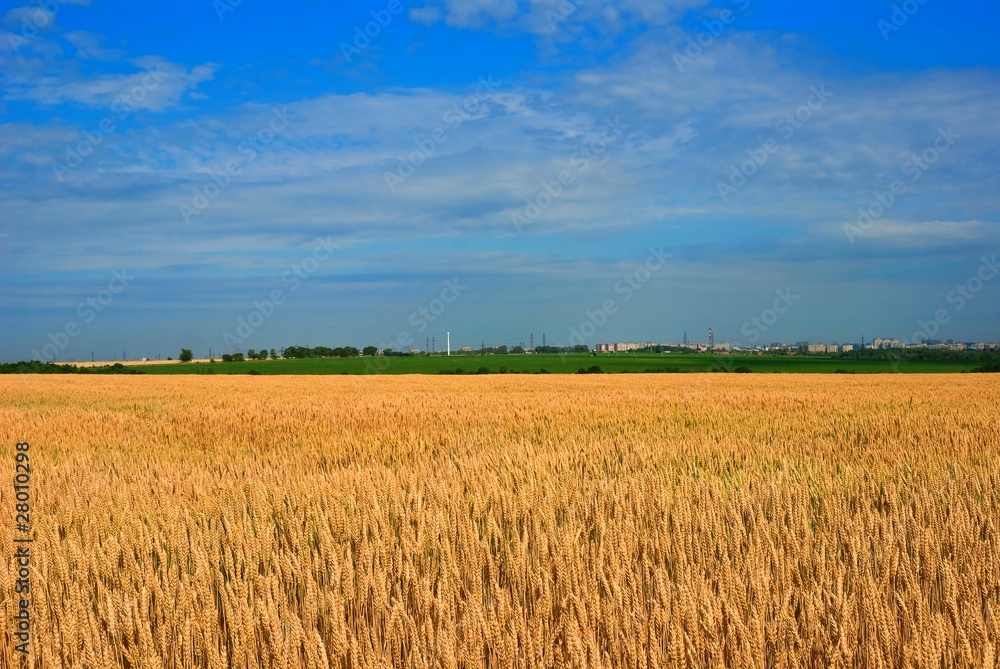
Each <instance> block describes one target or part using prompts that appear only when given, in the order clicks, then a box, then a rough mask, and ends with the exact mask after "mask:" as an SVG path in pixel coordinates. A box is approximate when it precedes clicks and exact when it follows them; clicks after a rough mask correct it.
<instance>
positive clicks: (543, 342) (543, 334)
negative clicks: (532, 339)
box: [542, 332, 545, 348]
mask: <svg viewBox="0 0 1000 669" xmlns="http://www.w3.org/2000/svg"><path fill="white" fill-rule="evenodd" d="M542 348H545V333H544V332H543V333H542Z"/></svg>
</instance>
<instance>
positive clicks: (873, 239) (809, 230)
mask: <svg viewBox="0 0 1000 669" xmlns="http://www.w3.org/2000/svg"><path fill="white" fill-rule="evenodd" d="M998 20H1000V7H998V6H997V5H996V4H995V3H988V2H985V1H979V2H965V3H958V2H953V1H948V0H924V1H923V2H921V1H920V0H908V1H907V2H896V3H892V2H862V1H860V0H856V1H852V2H847V3H843V4H839V5H829V6H821V7H820V6H817V7H813V6H803V5H802V4H801V3H790V2H776V1H767V0H760V1H759V2H756V1H754V0H723V1H720V2H703V1H700V0H675V1H672V2H669V1H668V2H646V1H644V0H622V1H621V2H617V3H610V4H598V3H588V2H573V1H572V0H562V1H558V0H556V1H548V0H527V1H517V0H443V1H436V0H420V1H419V2H402V1H399V0H389V1H379V2H366V3H359V4H355V5H351V6H341V7H336V8H335V9H334V8H330V7H328V6H326V5H325V4H321V3H317V2H307V1H303V2H291V3H287V4H285V5H281V6H276V5H273V4H272V3H263V2H255V1H254V0H243V1H237V0H215V1H213V0H201V1H199V2H177V3H171V4H170V5H164V6H159V5H156V6H145V5H143V6H141V7H137V6H136V5H135V4H134V3H128V4H126V3H115V2H101V1H100V0H93V2H86V1H85V0H50V2H47V3H39V2H33V3H28V4H25V5H23V6H21V7H18V8H14V9H10V10H7V11H6V14H5V15H3V17H2V23H0V29H2V33H0V72H2V75H0V96H2V98H0V114H2V118H0V155H2V159H0V160H2V163H0V173H2V189H0V359H3V360H10V361H12V360H18V359H27V358H29V357H33V356H32V351H33V350H38V351H41V350H42V349H43V347H44V346H45V345H47V344H51V343H52V341H53V338H52V336H55V338H56V339H57V340H60V341H62V340H63V339H65V341H66V345H65V346H61V345H60V346H57V348H59V354H58V356H57V359H58V360H68V359H70V358H76V359H89V357H90V355H91V352H94V353H95V355H96V357H98V358H105V359H107V358H116V357H120V355H121V352H122V350H123V349H126V350H127V351H128V354H129V357H139V356H150V357H155V356H156V355H157V354H162V355H163V356H167V355H172V356H175V357H176V355H177V353H178V352H179V350H180V348H181V347H185V348H191V349H193V350H194V352H195V354H196V355H202V354H204V353H205V352H207V350H208V349H209V347H211V348H212V349H213V350H214V351H215V352H216V355H218V354H220V353H222V352H224V351H225V350H227V347H228V345H229V344H233V342H234V341H235V344H234V347H239V348H242V349H243V350H245V349H247V348H256V349H259V348H268V349H270V348H272V347H274V348H280V347H282V346H289V345H292V344H300V345H305V344H306V343H307V342H308V343H309V344H310V345H313V346H316V345H327V346H339V345H354V346H359V347H360V346H364V345H367V344H374V345H378V346H392V347H393V348H396V346H395V345H394V343H396V342H399V341H400V336H401V335H405V336H406V337H407V338H409V339H410V340H411V341H412V342H413V344H414V345H415V346H416V347H418V348H423V345H424V340H425V338H426V337H431V336H434V337H436V339H437V348H438V349H441V348H443V342H444V337H445V332H446V331H451V333H452V347H453V348H458V347H460V346H463V345H469V346H473V347H478V346H479V344H480V342H485V343H486V344H487V345H490V344H504V343H505V344H512V343H517V342H520V341H525V342H527V341H528V338H529V335H530V334H531V333H534V335H535V343H536V344H539V343H541V336H542V333H545V335H546V338H547V342H548V343H549V344H550V345H560V344H562V345H565V344H568V343H570V336H571V333H572V332H573V331H574V330H576V331H581V329H585V332H586V331H591V330H592V331H593V333H594V334H593V335H592V336H589V337H587V339H586V343H588V344H590V345H591V346H593V345H594V344H596V343H598V342H605V341H625V340H638V341H646V340H650V341H654V342H664V341H679V340H680V339H681V338H682V336H683V334H684V332H687V334H688V337H689V339H691V340H692V341H704V340H705V339H706V333H707V330H708V328H709V327H711V328H713V330H714V334H715V340H716V341H717V342H722V341H725V342H730V343H734V344H743V345H750V344H763V343H767V342H770V341H798V340H809V339H812V340H814V341H824V342H833V341H840V342H851V341H857V340H859V339H860V337H861V335H862V333H863V334H864V335H865V337H866V338H867V339H869V340H870V339H872V338H874V337H895V338H899V339H904V340H911V339H912V338H913V337H914V335H915V334H919V333H920V332H924V333H925V334H926V336H927V337H928V338H940V339H948V338H953V339H956V340H961V341H965V340H985V341H995V340H997V339H1000V308H998V307H1000V280H997V279H996V274H997V273H998V271H1000V269H998V267H997V254H1000V241H998V240H1000V234H998V233H1000V216H998V213H1000V201H998V199H997V196H996V193H997V192H1000V176H998V174H997V171H996V166H997V165H998V164H1000V119H998V116H997V111H996V110H997V109H1000V69H998V68H1000V49H997V48H996V46H995V39H994V38H995V36H996V25H997V23H998ZM777 304H780V305H781V307H782V310H781V311H780V312H779V311H778V310H777V309H776V306H775V305H777ZM769 309H775V313H776V314H777V318H776V319H773V321H774V322H773V323H772V324H768V325H767V327H766V331H765V332H762V333H760V334H759V335H758V339H757V340H751V339H750V338H749V337H748V336H747V332H748V328H747V324H748V323H753V322H754V319H755V318H756V319H758V322H759V319H760V317H761V315H762V314H764V313H766V312H767V311H768V310H769ZM254 314H259V315H257V316H255V315H254ZM241 319H242V321H241ZM767 320H772V319H770V318H768V319H767ZM764 322H765V323H766V322H767V321H764ZM243 323H246V326H243ZM586 323H590V324H591V325H590V326H586V328H584V324H586ZM930 324H933V327H932V326H931V325H930ZM935 328H936V329H935ZM753 329H756V330H759V327H758V326H757V325H754V326H753ZM931 329H935V331H934V332H931V331H930V330H931ZM59 333H65V338H63V336H62V335H60V334H59ZM50 335H51V336H50Z"/></svg>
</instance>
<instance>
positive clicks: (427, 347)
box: [424, 337, 431, 355]
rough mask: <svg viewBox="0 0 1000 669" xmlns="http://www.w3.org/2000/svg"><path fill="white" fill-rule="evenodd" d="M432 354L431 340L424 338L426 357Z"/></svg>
mask: <svg viewBox="0 0 1000 669" xmlns="http://www.w3.org/2000/svg"><path fill="white" fill-rule="evenodd" d="M430 354H431V338H430V337H424V355H430Z"/></svg>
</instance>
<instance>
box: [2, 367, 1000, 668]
mask: <svg viewBox="0 0 1000 669" xmlns="http://www.w3.org/2000/svg"><path fill="white" fill-rule="evenodd" d="M998 426H1000V404H998V402H997V395H996V389H995V380H994V379H992V378H991V377H990V376H987V375H969V376H865V377H852V378H844V377H834V376H762V375H750V376H735V377H729V376H724V375H669V376H660V375H645V376H635V375H615V376H603V377H599V376H585V377H580V376H574V377H557V376H542V377H537V376H536V377H526V376H517V377H501V376H488V377H472V378H461V377H443V378H437V377H419V376H412V377H358V378H344V377H273V378H268V377H254V378H246V377H226V378H221V377H211V378H206V377H194V376H187V377H47V376H19V377H9V376H8V377H0V462H2V463H4V464H3V467H4V468H5V469H7V470H8V471H9V472H10V474H8V475H9V476H11V478H12V477H13V463H14V444H15V443H16V442H18V441H24V440H28V441H30V442H31V458H32V460H31V461H32V467H33V471H32V494H33V499H32V503H33V508H32V514H33V515H32V521H33V526H34V528H33V529H34V532H35V534H36V537H37V539H36V541H35V543H34V544H32V549H31V550H32V553H33V557H32V568H33V571H32V575H31V579H32V587H33V592H32V605H31V607H32V608H31V611H32V615H33V624H34V627H33V630H32V634H33V636H32V646H31V649H32V651H31V654H30V657H29V658H28V661H27V662H26V663H25V664H24V665H22V664H21V659H22V658H20V657H19V655H18V654H17V653H15V652H14V651H13V638H12V636H11V632H12V629H13V628H12V625H11V623H10V621H11V620H12V616H13V614H14V613H15V604H14V580H15V578H16V576H15V568H14V566H13V562H12V560H10V559H8V560H7V561H6V565H7V566H6V568H5V569H3V570H0V614H2V617H3V619H4V620H5V621H8V622H7V623H4V631H3V635H4V636H3V639H4V642H5V643H4V647H3V649H2V650H0V665H2V666H4V667H8V666H9V667H14V666H27V667H45V668H46V669H47V668H49V667H87V668H88V669H89V668H91V667H119V666H124V667H158V668H159V667H206V668H207V667H289V668H292V667H330V666H332V667H353V668H361V667H384V666H393V667H479V666H488V667H612V666H614V667H617V666H629V667H638V666H642V667H721V666H732V667H750V666H753V667H760V666H768V667H770V666H777V667H793V666H804V667H827V666H859V667H860V666H870V667H877V666H885V667H939V666H963V667H965V666H967V667H987V668H991V669H995V668H996V667H998V666H1000V665H998V664H997V658H996V655H997V652H996V648H997V644H998V639H1000V544H998V539H1000V533H998V524H1000V427H998ZM13 506H14V500H13V494H12V486H11V485H10V483H9V482H2V485H0V509H2V510H3V511H2V513H6V514H8V515H9V516H10V517H9V518H3V519H0V545H2V546H5V547H11V546H12V545H13V544H12V540H13V538H14V518H13V514H14V511H13ZM9 550H10V552H11V553H12V552H13V549H9Z"/></svg>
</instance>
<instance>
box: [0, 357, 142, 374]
mask: <svg viewBox="0 0 1000 669" xmlns="http://www.w3.org/2000/svg"><path fill="white" fill-rule="evenodd" d="M0 374H145V372H143V371H141V370H138V369H133V368H131V367H126V366H125V365H123V364H121V363H120V362H116V363H115V364H113V365H105V366H103V367H77V366H76V365H57V364H56V363H54V362H39V361H38V360H32V361H30V362H24V361H21V362H4V363H0Z"/></svg>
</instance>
